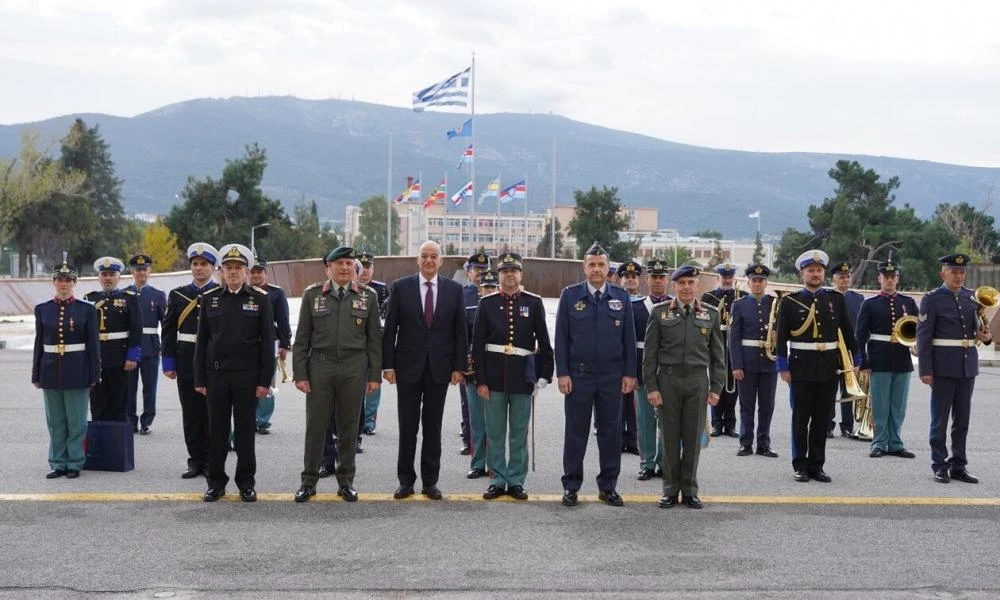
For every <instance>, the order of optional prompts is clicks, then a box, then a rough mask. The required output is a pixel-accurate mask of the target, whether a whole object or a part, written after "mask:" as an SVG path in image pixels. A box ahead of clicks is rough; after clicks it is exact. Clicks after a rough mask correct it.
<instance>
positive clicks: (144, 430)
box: [139, 425, 153, 435]
mask: <svg viewBox="0 0 1000 600" xmlns="http://www.w3.org/2000/svg"><path fill="white" fill-rule="evenodd" d="M151 433H153V429H152V428H151V427H150V426H149V425H143V426H142V427H141V428H139V435H149V434H151Z"/></svg>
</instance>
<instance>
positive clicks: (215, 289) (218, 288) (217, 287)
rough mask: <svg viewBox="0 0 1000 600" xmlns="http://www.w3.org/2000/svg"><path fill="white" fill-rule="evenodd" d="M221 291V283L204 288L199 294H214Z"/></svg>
mask: <svg viewBox="0 0 1000 600" xmlns="http://www.w3.org/2000/svg"><path fill="white" fill-rule="evenodd" d="M221 291H222V286H221V285H217V286H215V287H214V288H212V289H210V290H205V291H204V292H202V293H201V295H202V296H207V295H209V294H214V293H216V292H221Z"/></svg>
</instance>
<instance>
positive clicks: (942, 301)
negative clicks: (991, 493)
mask: <svg viewBox="0 0 1000 600" xmlns="http://www.w3.org/2000/svg"><path fill="white" fill-rule="evenodd" d="M939 260H940V262H941V280H942V282H943V283H942V285H941V287H939V288H937V289H935V290H932V291H930V292H927V294H925V295H924V297H923V298H922V299H921V300H920V317H919V322H918V324H917V352H918V353H919V355H920V360H919V365H920V381H921V382H922V383H924V384H926V385H929V386H930V388H931V427H930V445H931V469H933V471H934V481H937V482H939V483H949V482H950V481H951V480H952V479H955V480H957V481H964V482H966V483H979V478H977V477H975V476H973V475H972V474H971V473H969V471H968V469H967V465H968V459H967V458H966V455H965V439H966V436H967V435H968V433H969V413H970V412H971V410H972V390H973V388H974V387H975V384H976V375H978V374H979V352H978V351H977V350H976V341H977V340H978V341H980V342H982V343H984V344H990V343H992V342H993V336H992V335H991V334H990V331H989V329H987V328H985V327H983V326H982V323H981V322H980V321H979V318H978V316H977V315H976V308H977V307H978V306H979V305H978V303H977V302H976V301H975V300H974V296H973V293H972V290H970V289H968V288H965V287H963V285H964V284H965V268H966V265H968V264H969V257H968V256H967V255H965V254H949V255H948V256H943V257H941V258H940V259H939ZM949 417H950V418H951V456H950V457H949V456H948V445H947V442H948V435H947V434H948V418H949Z"/></svg>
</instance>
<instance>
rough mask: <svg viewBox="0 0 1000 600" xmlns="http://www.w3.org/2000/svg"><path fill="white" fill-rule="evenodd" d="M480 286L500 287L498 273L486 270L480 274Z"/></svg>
mask: <svg viewBox="0 0 1000 600" xmlns="http://www.w3.org/2000/svg"><path fill="white" fill-rule="evenodd" d="M508 268H512V267H508ZM518 268H520V267H518ZM479 287H500V281H499V280H498V279H497V274H496V273H494V272H493V271H486V272H485V273H483V274H482V275H480V276H479Z"/></svg>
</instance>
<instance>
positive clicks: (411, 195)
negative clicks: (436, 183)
mask: <svg viewBox="0 0 1000 600" xmlns="http://www.w3.org/2000/svg"><path fill="white" fill-rule="evenodd" d="M407 199H408V200H416V201H417V202H420V178H419V177H418V178H417V179H414V180H413V183H412V184H410V189H409V190H408V191H407Z"/></svg>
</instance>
